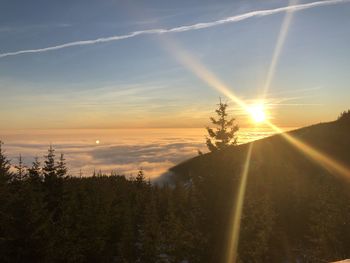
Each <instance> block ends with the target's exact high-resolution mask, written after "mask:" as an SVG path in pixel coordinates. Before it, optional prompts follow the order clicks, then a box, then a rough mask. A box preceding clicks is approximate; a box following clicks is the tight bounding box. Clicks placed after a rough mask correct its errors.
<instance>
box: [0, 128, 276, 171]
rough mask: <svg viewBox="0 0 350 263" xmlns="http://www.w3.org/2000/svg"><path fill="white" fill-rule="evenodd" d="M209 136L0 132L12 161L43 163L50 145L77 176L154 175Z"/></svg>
mask: <svg viewBox="0 0 350 263" xmlns="http://www.w3.org/2000/svg"><path fill="white" fill-rule="evenodd" d="M271 134H272V131H271V130H268V129H266V128H265V129H263V128H253V129H241V130H240V132H239V134H238V138H239V142H240V143H245V142H248V141H252V140H256V139H260V138H263V137H266V136H269V135H271ZM205 135H206V131H205V129H133V130H124V129H119V130H26V131H0V140H2V141H3V142H4V143H5V144H4V146H3V148H4V150H5V152H6V155H7V156H8V157H9V158H10V159H11V162H12V163H13V164H16V163H17V162H18V157H19V155H20V154H21V156H22V158H23V160H24V163H25V164H26V165H28V166H30V165H31V162H32V161H33V159H34V157H35V156H38V157H39V158H40V160H41V161H42V162H43V160H44V156H45V154H47V149H48V147H49V145H50V144H51V145H53V147H54V148H55V152H56V155H57V157H58V156H59V155H60V153H64V156H65V158H66V162H67V166H68V167H69V173H70V174H71V175H73V176H79V175H82V176H91V175H92V174H93V172H94V171H96V172H99V171H101V172H103V173H107V174H110V173H111V172H114V173H117V174H124V175H127V176H130V175H135V174H136V173H137V171H138V170H139V169H143V170H144V171H145V174H146V176H147V177H150V178H154V177H157V176H159V175H161V174H163V173H165V172H166V171H167V170H168V169H169V168H170V167H172V166H173V165H175V164H177V163H179V162H182V161H184V160H186V159H189V158H191V157H194V156H196V155H198V151H202V152H206V151H207V149H206V145H205ZM97 141H98V143H97Z"/></svg>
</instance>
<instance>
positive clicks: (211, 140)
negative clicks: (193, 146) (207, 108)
mask: <svg viewBox="0 0 350 263" xmlns="http://www.w3.org/2000/svg"><path fill="white" fill-rule="evenodd" d="M227 107H228V105H227V103H222V102H221V99H220V103H219V104H218V108H217V109H216V110H215V112H216V114H217V115H218V118H217V119H215V118H214V117H210V120H211V122H212V123H213V124H214V125H216V126H217V127H216V128H215V129H214V128H210V127H207V131H208V135H209V137H207V146H208V149H209V150H210V151H211V152H214V151H217V150H222V149H224V148H226V147H227V146H229V145H235V144H237V138H236V136H235V133H236V132H237V131H238V129H239V128H238V126H237V125H235V124H234V121H235V119H234V118H228V114H227Z"/></svg>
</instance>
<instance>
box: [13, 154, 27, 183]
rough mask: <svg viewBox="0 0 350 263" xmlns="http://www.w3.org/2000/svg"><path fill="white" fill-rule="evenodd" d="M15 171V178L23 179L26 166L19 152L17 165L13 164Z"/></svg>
mask: <svg viewBox="0 0 350 263" xmlns="http://www.w3.org/2000/svg"><path fill="white" fill-rule="evenodd" d="M15 168H16V170H17V172H16V174H15V179H16V180H19V181H21V180H24V179H25V177H26V167H25V166H24V164H23V159H22V155H21V154H20V155H19V157H18V165H16V166H15Z"/></svg>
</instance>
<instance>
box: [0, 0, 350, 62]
mask: <svg viewBox="0 0 350 263" xmlns="http://www.w3.org/2000/svg"><path fill="white" fill-rule="evenodd" d="M349 2H350V0H325V1H317V2H311V3H307V4H299V5H291V6H285V7H280V8H275V9H266V10H258V11H252V12H248V13H245V14H240V15H236V16H231V17H227V18H224V19H220V20H216V21H212V22H205V23H197V24H193V25H187V26H179V27H174V28H169V29H161V28H160V29H148V30H141V31H135V32H132V33H129V34H126V35H116V36H110V37H103V38H97V39H91V40H82V41H75V42H69V43H65V44H61V45H57V46H51V47H46V48H39V49H27V50H19V51H14V52H7V53H0V58H4V57H9V56H17V55H21V54H29V53H41V52H46V51H52V50H58V49H63V48H68V47H74V46H85V45H93V44H98V43H104V42H111V41H118V40H122V39H127V38H133V37H136V36H139V35H147V34H158V35H160V34H165V33H179V32H186V31H191V30H199V29H205V28H210V27H214V26H219V25H223V24H228V23H235V22H239V21H243V20H246V19H249V18H252V17H263V16H269V15H273V14H277V13H281V12H286V11H299V10H305V9H309V8H313V7H318V6H327V5H335V4H340V3H349Z"/></svg>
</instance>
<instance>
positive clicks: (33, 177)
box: [28, 157, 42, 182]
mask: <svg viewBox="0 0 350 263" xmlns="http://www.w3.org/2000/svg"><path fill="white" fill-rule="evenodd" d="M41 176H42V169H41V167H40V162H39V158H38V157H35V158H34V162H33V163H32V167H30V168H28V177H29V180H30V181H32V182H41Z"/></svg>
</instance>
